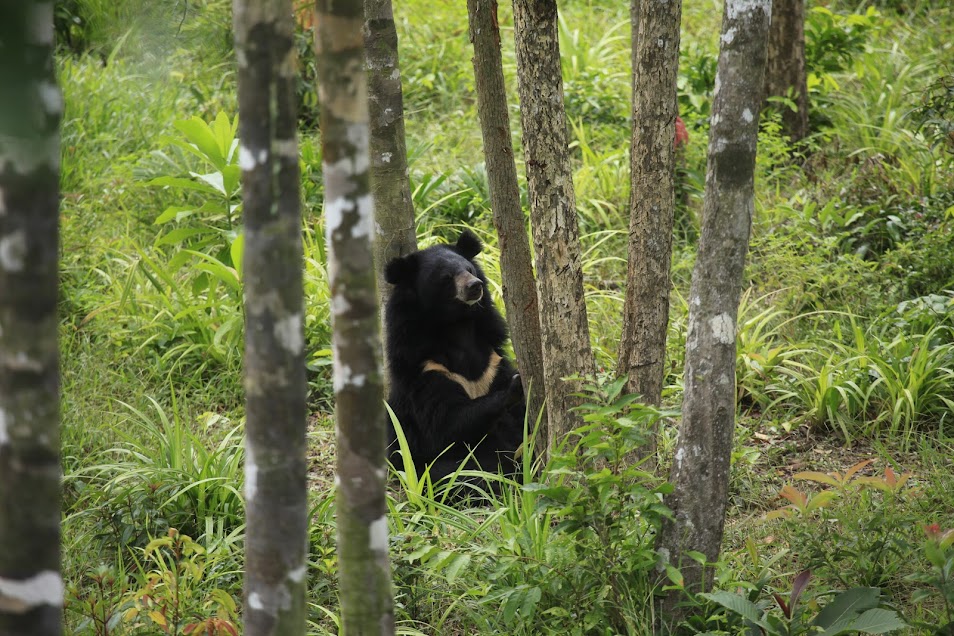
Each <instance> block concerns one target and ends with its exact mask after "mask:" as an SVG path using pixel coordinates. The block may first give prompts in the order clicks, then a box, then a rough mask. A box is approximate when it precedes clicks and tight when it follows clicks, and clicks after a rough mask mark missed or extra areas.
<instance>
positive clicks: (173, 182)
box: [146, 177, 221, 195]
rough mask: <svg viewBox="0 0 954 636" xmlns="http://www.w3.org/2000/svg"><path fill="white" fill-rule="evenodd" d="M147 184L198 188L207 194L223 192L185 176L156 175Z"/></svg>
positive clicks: (187, 188)
mask: <svg viewBox="0 0 954 636" xmlns="http://www.w3.org/2000/svg"><path fill="white" fill-rule="evenodd" d="M146 185H151V186H169V187H171V188H179V189H182V190H198V191H199V192H205V193H206V194H214V195H218V194H221V193H220V192H219V191H218V190H216V189H215V188H213V187H211V186H209V185H207V184H205V183H201V182H199V181H194V180H192V179H185V178H183V177H156V178H155V179H153V180H152V181H149V182H148V183H147V184H146Z"/></svg>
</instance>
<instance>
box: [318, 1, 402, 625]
mask: <svg viewBox="0 0 954 636" xmlns="http://www.w3.org/2000/svg"><path fill="white" fill-rule="evenodd" d="M363 25H364V6H363V3H362V1H361V0H319V2H318V35H317V49H318V77H319V93H320V95H321V135H322V148H323V151H324V163H323V166H322V170H323V172H324V181H325V207H324V209H325V234H326V237H327V240H328V271H329V274H330V276H329V278H330V280H329V284H330V286H331V309H332V322H333V327H334V329H333V338H332V347H333V349H334V387H335V418H336V420H337V440H338V499H337V505H338V560H339V567H340V570H341V582H340V598H341V625H342V633H344V634H348V635H349V636H351V635H362V636H363V635H367V634H393V633H394V610H393V600H392V598H391V573H390V570H389V566H388V524H387V518H386V517H385V512H386V508H385V498H384V488H385V476H386V470H385V459H384V451H385V417H384V402H383V399H384V398H383V391H382V382H381V379H382V373H381V339H380V337H379V333H380V332H379V329H378V324H379V323H378V295H377V290H376V287H375V267H374V262H373V256H372V251H371V232H372V229H371V228H372V225H373V223H374V221H373V214H374V212H373V207H374V206H373V202H372V197H371V194H370V191H369V183H368V181H369V173H368V165H369V164H368V136H369V123H368V91H367V83H366V81H367V74H366V73H365V72H363V69H364V68H365V65H364V49H363V43H364V40H363V38H362V34H361V31H362V27H363Z"/></svg>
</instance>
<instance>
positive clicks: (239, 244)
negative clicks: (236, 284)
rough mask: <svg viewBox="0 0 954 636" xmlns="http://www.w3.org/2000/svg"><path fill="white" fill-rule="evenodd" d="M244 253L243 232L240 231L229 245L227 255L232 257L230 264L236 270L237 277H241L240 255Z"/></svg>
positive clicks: (241, 263)
mask: <svg viewBox="0 0 954 636" xmlns="http://www.w3.org/2000/svg"><path fill="white" fill-rule="evenodd" d="M244 254H245V234H244V233H241V234H239V235H238V236H236V237H235V240H234V241H232V244H231V245H230V246H229V256H231V258H232V266H233V267H234V268H235V271H236V272H238V276H239V279H241V278H242V265H243V262H242V257H243V255H244Z"/></svg>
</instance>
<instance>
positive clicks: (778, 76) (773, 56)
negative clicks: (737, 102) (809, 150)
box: [764, 0, 808, 141]
mask: <svg viewBox="0 0 954 636" xmlns="http://www.w3.org/2000/svg"><path fill="white" fill-rule="evenodd" d="M790 92H791V93H790ZM764 96H765V97H766V98H768V97H792V99H793V101H794V102H795V110H792V109H791V108H787V107H780V108H782V130H783V132H784V133H785V134H786V135H788V136H789V137H790V138H791V139H792V141H800V140H802V139H804V138H805V137H807V136H808V86H807V76H806V70H805V0H773V5H772V25H771V27H770V28H769V37H768V62H767V65H766V68H765V93H764Z"/></svg>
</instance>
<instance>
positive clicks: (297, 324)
mask: <svg viewBox="0 0 954 636" xmlns="http://www.w3.org/2000/svg"><path fill="white" fill-rule="evenodd" d="M273 333H274V334H275V339H276V340H278V344H280V345H281V346H282V347H283V348H284V349H285V350H286V351H288V352H289V353H293V354H295V355H297V354H299V353H301V350H302V347H304V346H305V335H304V332H303V331H302V316H301V314H300V313H297V314H292V315H291V316H287V317H285V318H282V319H281V320H279V321H277V322H276V323H275V326H274V327H273Z"/></svg>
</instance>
